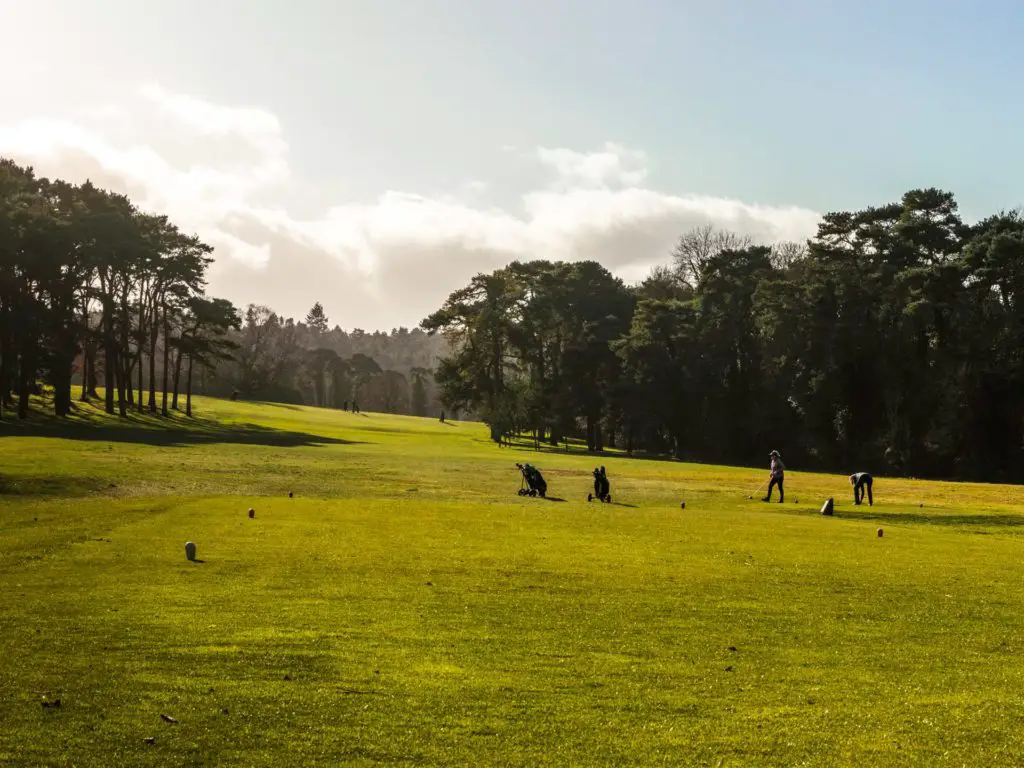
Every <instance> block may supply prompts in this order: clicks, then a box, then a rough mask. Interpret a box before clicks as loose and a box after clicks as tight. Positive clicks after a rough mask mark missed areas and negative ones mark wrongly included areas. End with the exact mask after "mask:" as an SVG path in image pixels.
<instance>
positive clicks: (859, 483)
mask: <svg viewBox="0 0 1024 768" xmlns="http://www.w3.org/2000/svg"><path fill="white" fill-rule="evenodd" d="M872 482H874V481H873V480H872V479H871V475H870V474H868V473H867V472H854V473H853V474H852V475H850V485H852V486H853V503H854V504H860V503H861V502H862V501H864V492H865V491H867V494H868V506H869V507H873V506H875V500H874V498H873V497H872V495H871V484H872Z"/></svg>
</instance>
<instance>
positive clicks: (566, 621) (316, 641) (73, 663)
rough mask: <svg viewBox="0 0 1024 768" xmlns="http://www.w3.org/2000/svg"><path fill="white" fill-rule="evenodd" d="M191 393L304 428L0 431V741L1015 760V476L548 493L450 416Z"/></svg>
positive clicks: (226, 758)
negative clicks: (185, 437)
mask: <svg viewBox="0 0 1024 768" xmlns="http://www.w3.org/2000/svg"><path fill="white" fill-rule="evenodd" d="M197 407H199V408H200V415H201V417H202V418H201V419H200V420H199V421H200V423H199V424H196V425H192V424H187V423H184V420H183V419H180V420H179V419H177V417H175V419H174V422H175V423H174V424H173V425H172V426H173V428H174V429H176V430H184V431H189V430H192V429H195V430H196V431H202V430H204V429H210V430H212V431H214V432H224V433H230V432H233V431H234V430H243V431H244V430H246V429H248V428H249V426H254V427H256V428H258V430H266V431H268V432H270V431H280V432H283V433H291V434H300V435H309V436H310V439H309V440H308V441H302V442H298V443H295V444H285V443H280V442H275V441H274V440H272V439H268V440H254V441H251V442H247V441H242V440H232V439H195V440H193V441H191V442H185V443H172V442H165V441H161V440H160V439H157V440H153V441H148V440H147V439H146V436H144V435H138V436H137V437H136V439H125V440H102V439H76V438H75V437H73V436H72V437H68V436H64V435H60V434H57V433H54V432H50V433H45V430H46V429H50V428H51V427H50V426H49V425H35V427H33V428H34V429H37V430H38V431H36V432H31V433H29V432H26V433H19V434H12V433H0V434H2V435H3V436H2V437H0V479H2V483H3V485H2V486H0V585H2V586H3V588H2V589H0V723H2V724H3V727H2V728H0V763H3V764H7V763H9V764H12V765H26V766H28V765H83V766H86V765H87V766H91V765H97V766H99V765H104V766H105V765H140V766H146V765H153V766H157V765H160V766H162V765H246V766H251V765H275V766H287V765H296V766H300V765H301V766H308V765H339V764H343V765H375V764H388V765H503V766H505V765H514V766H543V765H571V766H578V765H801V764H804V765H832V764H836V765H894V766H895V765H900V766H902V765H922V766H924V765H927V766H931V765H943V764H957V765H963V764H966V765H1014V764H1020V763H1021V762H1022V761H1024V745H1022V743H1021V736H1020V735H1019V732H1018V731H1019V729H1018V728H1017V727H1016V725H1017V722H1018V721H1019V716H1020V712H1021V711H1022V708H1024V693H1022V691H1024V686H1022V683H1024V635H1022V634H1021V631H1020V629H1019V616H1020V615H1021V613H1022V611H1024V595H1022V593H1021V590H1020V589H1019V586H1020V583H1021V577H1022V575H1024V573H1022V567H1021V565H1020V563H1021V562H1022V556H1024V539H1021V537H1020V535H1019V532H1018V527H1019V523H1020V520H1021V519H1024V493H1022V491H1021V489H1019V488H1015V487H1006V486H990V485H968V484H943V483H918V482H915V481H895V480H888V479H885V478H879V479H878V481H877V482H876V485H875V498H876V505H875V506H874V507H870V508H869V507H866V506H862V507H854V506H853V505H852V501H848V500H846V499H847V494H851V495H852V492H850V491H849V485H848V482H847V481H846V478H844V477H832V476H823V475H811V474H804V473H800V472H798V471H794V472H791V473H789V474H788V475H787V504H785V505H778V504H773V505H767V504H762V503H760V502H757V501H752V500H750V499H749V498H748V496H750V495H751V492H750V489H751V487H752V486H754V485H755V484H756V483H758V482H760V481H761V480H763V479H764V474H765V472H764V470H762V469H742V468H729V467H714V466H694V465H686V464H678V463H669V462H643V461H635V460H632V461H630V460H625V459H619V458H616V457H610V458H603V459H602V462H601V463H604V464H605V465H606V466H607V467H608V471H609V476H610V479H611V482H612V494H613V498H614V499H615V501H616V503H614V504H599V503H589V504H588V503H587V502H586V494H587V492H588V491H589V490H590V489H591V478H590V475H589V470H590V469H591V468H592V466H593V463H594V460H593V457H590V456H576V455H572V454H570V455H561V456H558V455H556V454H554V453H552V454H551V455H550V456H548V455H545V456H544V457H543V460H542V461H534V462H533V463H537V464H538V465H539V466H540V468H541V470H542V471H543V472H544V474H545V477H546V478H547V480H548V484H549V492H550V493H551V494H552V496H554V497H555V498H558V499H562V500H563V501H561V502H559V503H547V502H545V501H542V500H540V499H529V498H521V497H518V496H517V495H516V490H517V489H518V487H519V484H520V476H519V473H518V471H517V470H516V468H515V466H514V462H515V461H522V460H523V459H524V458H525V457H530V456H534V454H532V452H526V451H523V450H521V449H517V448H512V449H509V448H503V449H498V448H496V447H494V446H491V445H488V444H487V441H486V433H485V431H484V430H483V428H482V427H480V426H479V425H475V424H462V423H456V424H451V425H448V424H441V423H439V422H434V421H428V420H422V419H411V418H402V417H389V416H382V415H380V414H359V415H352V414H343V413H338V412H332V411H320V410H317V409H308V408H298V407H279V406H273V405H269V404H265V405H261V404H243V403H229V402H220V401H211V400H203V399H200V400H199V401H198V403H197ZM94 418H95V419H96V420H97V423H96V424H91V425H88V424H81V425H72V426H64V427H61V428H69V429H83V430H88V429H93V430H95V431H96V432H97V433H100V432H102V431H103V430H107V429H114V430H128V431H131V430H133V429H137V430H138V431H139V432H145V431H152V432H160V431H161V429H166V425H164V426H161V425H149V424H145V423H142V424H138V425H134V424H133V425H131V426H126V425H119V424H117V423H116V420H113V422H111V421H110V420H109V419H108V418H107V417H106V416H105V415H102V414H100V415H95V416H94ZM203 425H208V426H203ZM0 429H2V428H0ZM527 460H530V459H529V458H528V459H527ZM289 492H292V493H293V494H294V496H293V498H289V497H288V493H289ZM829 496H833V497H834V498H835V499H836V502H837V510H836V517H835V518H831V519H830V518H823V517H821V516H820V515H819V514H818V507H819V506H820V503H821V501H823V500H824V499H825V498H827V497H829ZM684 501H685V503H686V508H685V509H681V508H680V503H681V502H684ZM249 507H252V508H253V509H254V510H255V518H254V519H249V517H248V514H247V510H248V509H249ZM879 526H883V527H884V528H885V530H886V535H885V537H884V538H878V537H877V536H876V535H875V529H876V528H877V527H879ZM978 532H983V533H985V534H986V535H983V536H982V535H977V533H978ZM185 541H194V542H196V544H197V546H198V556H199V559H200V560H201V561H202V562H198V563H190V562H187V561H186V560H185V557H184V551H183V547H184V542H185ZM44 697H45V698H46V700H48V701H52V700H53V699H55V698H58V697H59V698H60V699H61V706H60V707H59V708H44V707H43V706H42V705H41V702H42V701H43V700H44ZM163 714H166V715H169V716H170V717H172V718H173V719H174V720H175V721H176V722H173V723H172V722H167V721H165V720H163V719H161V715H163ZM146 739H152V740H153V742H152V743H147V741H146Z"/></svg>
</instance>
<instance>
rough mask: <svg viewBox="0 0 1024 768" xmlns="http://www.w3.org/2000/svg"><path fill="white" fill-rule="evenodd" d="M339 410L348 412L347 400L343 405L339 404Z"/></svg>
mask: <svg viewBox="0 0 1024 768" xmlns="http://www.w3.org/2000/svg"><path fill="white" fill-rule="evenodd" d="M341 410H343V411H347V410H348V400H346V401H345V402H344V403H342V404H341Z"/></svg>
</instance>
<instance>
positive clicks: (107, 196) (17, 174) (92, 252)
mask: <svg viewBox="0 0 1024 768" xmlns="http://www.w3.org/2000/svg"><path fill="white" fill-rule="evenodd" d="M211 252H212V249H211V248H210V246H208V245H207V244H205V243H203V242H202V241H201V240H200V239H199V238H197V237H196V236H194V235H189V234H186V233H184V232H182V231H180V230H179V229H178V227H177V226H175V225H174V224H173V223H172V222H171V221H170V220H169V219H168V218H167V217H166V216H159V215H153V214H149V213H145V212H143V211H140V210H139V209H138V208H137V207H136V206H134V205H133V204H132V202H131V201H130V200H129V199H128V198H127V197H125V196H124V195H118V194H114V193H112V192H109V191H106V190H103V189H100V188H98V187H96V186H94V185H93V184H91V183H89V182H86V183H85V184H82V185H73V184H69V183H67V182H65V181H61V180H51V179H47V178H43V177H40V176H37V175H36V174H35V172H34V171H33V169H32V168H26V167H21V166H19V165H17V164H15V163H14V162H12V161H10V160H6V159H0V415H2V414H3V411H4V409H6V408H9V407H10V406H11V405H12V403H15V402H16V407H17V414H18V416H19V417H20V418H26V417H27V416H28V412H29V406H30V399H31V397H32V396H33V395H36V394H39V393H40V392H41V387H42V385H47V386H49V387H51V388H52V391H53V408H54V411H55V413H56V414H57V415H58V416H66V415H68V414H69V413H70V412H71V409H72V407H73V403H72V401H73V397H72V384H73V378H74V377H75V374H76V369H77V373H78V377H79V379H80V380H81V382H82V384H83V386H82V388H81V395H80V398H81V400H84V401H89V400H92V399H99V398H100V396H99V394H98V388H99V386H100V384H101V383H102V386H103V387H104V394H103V397H102V399H103V402H104V406H105V409H106V411H107V413H115V412H117V413H120V415H121V416H125V415H127V413H128V411H129V409H137V410H139V411H143V410H146V411H149V412H151V413H157V412H159V413H162V414H163V415H167V414H168V410H169V408H172V409H176V408H178V395H179V392H181V391H182V389H183V390H184V394H185V407H186V411H187V412H188V413H189V414H191V390H192V382H193V373H194V369H195V366H196V365H200V366H206V365H211V364H213V363H214V362H215V361H217V360H218V359H221V358H222V357H224V356H226V355H229V354H230V352H231V344H230V342H228V341H227V340H226V339H225V338H224V334H225V333H226V332H227V331H228V330H229V329H231V328H233V327H238V323H239V318H238V312H237V310H236V309H235V308H234V306H232V304H231V303H230V302H228V301H226V300H223V299H216V298H209V297H207V296H206V295H205V293H204V288H205V285H206V281H205V276H206V271H207V268H208V267H209V265H210V263H211V260H212V259H211V256H210V254H211ZM169 401H170V402H169Z"/></svg>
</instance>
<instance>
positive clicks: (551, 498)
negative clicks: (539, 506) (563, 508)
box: [544, 496, 565, 504]
mask: <svg viewBox="0 0 1024 768" xmlns="http://www.w3.org/2000/svg"><path fill="white" fill-rule="evenodd" d="M544 501H557V502H560V503H563V504H564V503H565V499H563V498H562V497H561V496H545V497H544Z"/></svg>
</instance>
